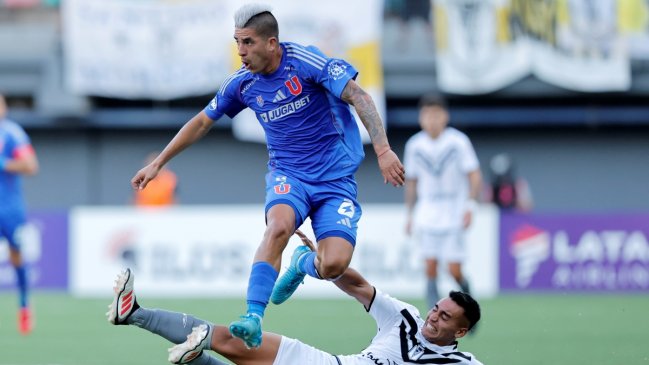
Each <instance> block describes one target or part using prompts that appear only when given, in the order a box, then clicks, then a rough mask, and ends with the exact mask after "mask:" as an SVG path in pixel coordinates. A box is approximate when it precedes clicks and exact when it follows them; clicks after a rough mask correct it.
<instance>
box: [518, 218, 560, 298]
mask: <svg viewBox="0 0 649 365" xmlns="http://www.w3.org/2000/svg"><path fill="white" fill-rule="evenodd" d="M550 247H551V242H550V235H549V234H548V232H546V231H543V230H541V229H539V228H536V227H534V226H531V225H527V224H526V225H523V226H522V227H521V228H519V229H517V230H516V231H515V232H514V236H513V239H512V242H511V246H510V247H509V249H510V252H511V254H512V256H513V257H514V258H515V259H516V285H517V286H518V287H520V288H525V287H527V286H528V285H530V282H531V281H532V277H533V276H534V274H535V273H536V271H537V270H538V269H539V265H540V264H541V263H542V262H544V261H545V260H547V259H548V258H549V257H550Z"/></svg>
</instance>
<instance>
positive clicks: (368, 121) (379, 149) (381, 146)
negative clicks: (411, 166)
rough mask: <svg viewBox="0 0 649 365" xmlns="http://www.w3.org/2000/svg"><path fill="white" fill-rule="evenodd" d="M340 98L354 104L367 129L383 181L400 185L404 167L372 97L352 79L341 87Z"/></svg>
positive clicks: (402, 180) (402, 179)
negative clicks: (389, 138)
mask: <svg viewBox="0 0 649 365" xmlns="http://www.w3.org/2000/svg"><path fill="white" fill-rule="evenodd" d="M340 98H341V99H342V100H344V101H345V102H347V103H348V104H350V105H353V106H354V109H356V113H357V114H358V116H359V117H360V118H361V122H363V125H364V126H365V129H367V132H368V133H369V135H370V139H371V140H372V146H374V152H375V153H376V156H377V158H378V160H379V168H380V169H381V174H382V175H383V181H384V182H385V183H388V182H389V183H390V184H392V185H394V186H401V185H403V182H404V179H405V177H404V169H403V165H402V164H401V161H399V157H397V154H396V153H394V152H393V151H392V149H391V148H390V143H388V137H387V135H386V134H385V129H384V128H383V123H382V122H381V117H380V116H379V112H378V111H377V110H376V106H375V105H374V101H373V100H372V97H371V96H370V95H369V94H368V93H366V92H365V90H363V89H362V88H361V87H360V86H359V85H358V84H357V83H356V81H354V80H349V82H347V85H345V88H344V89H343V92H342V94H341V95H340Z"/></svg>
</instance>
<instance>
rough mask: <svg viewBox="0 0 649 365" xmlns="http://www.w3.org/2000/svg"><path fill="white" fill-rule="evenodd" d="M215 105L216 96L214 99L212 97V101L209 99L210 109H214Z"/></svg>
mask: <svg viewBox="0 0 649 365" xmlns="http://www.w3.org/2000/svg"><path fill="white" fill-rule="evenodd" d="M216 106H217V101H216V96H215V97H214V99H212V101H210V110H216Z"/></svg>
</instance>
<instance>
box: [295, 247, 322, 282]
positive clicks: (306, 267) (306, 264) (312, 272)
mask: <svg viewBox="0 0 649 365" xmlns="http://www.w3.org/2000/svg"><path fill="white" fill-rule="evenodd" d="M316 256H317V254H316V253H315V252H309V253H307V254H304V255H302V257H300V259H299V260H298V263H297V267H298V268H299V269H300V271H302V272H303V273H306V274H307V275H309V276H311V277H314V278H316V279H318V280H322V278H321V277H320V274H318V270H317V269H316V268H315V258H316Z"/></svg>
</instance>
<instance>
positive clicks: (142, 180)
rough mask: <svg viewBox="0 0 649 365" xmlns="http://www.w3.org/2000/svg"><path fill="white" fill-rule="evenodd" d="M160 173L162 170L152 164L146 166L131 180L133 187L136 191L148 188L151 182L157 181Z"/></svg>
mask: <svg viewBox="0 0 649 365" xmlns="http://www.w3.org/2000/svg"><path fill="white" fill-rule="evenodd" d="M158 172H160V168H159V167H157V166H155V165H153V164H152V163H151V164H148V165H146V166H145V167H143V168H142V169H141V170H140V171H138V172H137V173H136V174H135V176H133V178H132V179H131V186H132V187H133V189H134V190H142V189H144V188H146V186H147V184H148V183H149V181H151V180H153V179H155V177H156V176H158Z"/></svg>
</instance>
